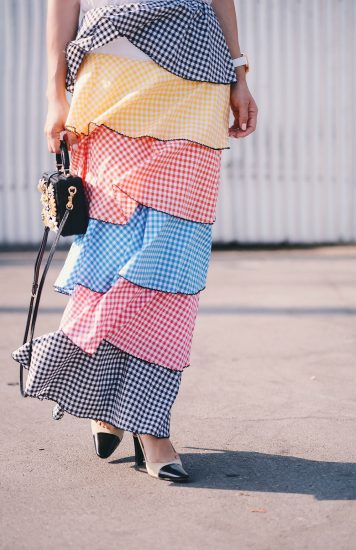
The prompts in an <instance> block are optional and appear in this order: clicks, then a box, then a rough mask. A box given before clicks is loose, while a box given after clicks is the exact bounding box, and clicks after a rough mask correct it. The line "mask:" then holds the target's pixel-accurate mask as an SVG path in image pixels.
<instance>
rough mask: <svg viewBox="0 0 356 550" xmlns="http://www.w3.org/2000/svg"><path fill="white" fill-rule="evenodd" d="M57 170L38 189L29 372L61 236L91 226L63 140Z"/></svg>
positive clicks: (29, 318)
mask: <svg viewBox="0 0 356 550" xmlns="http://www.w3.org/2000/svg"><path fill="white" fill-rule="evenodd" d="M56 167H57V169H56V170H54V171H49V172H44V173H43V174H42V177H41V179H40V181H39V183H38V186H37V189H38V190H39V191H40V193H41V203H42V212H41V217H42V222H43V224H44V226H45V228H44V232H43V237H42V241H41V244H40V248H39V251H38V253H37V257H36V261H35V266H34V277H33V282H32V291H31V300H30V305H29V310H28V315H27V322H26V328H25V334H24V338H23V344H25V343H26V342H27V337H28V333H29V332H30V339H29V344H30V349H29V360H28V368H30V365H31V356H32V340H33V335H34V331H35V326H36V319H37V313H38V307H39V303H40V299H41V293H42V289H43V285H44V282H45V278H46V275H47V272H48V269H49V266H50V264H51V261H52V258H53V255H54V252H55V249H56V246H57V244H58V241H59V238H60V236H61V235H62V236H63V237H68V236H70V235H80V234H83V233H85V232H86V230H87V227H88V222H89V213H88V204H87V200H86V196H85V191H84V185H83V181H82V179H81V178H80V177H79V176H76V175H72V174H71V173H70V161H69V153H68V148H67V144H66V141H65V140H64V139H61V140H60V153H56ZM50 230H52V231H54V232H55V233H56V236H55V238H54V241H53V243H52V246H51V249H50V251H49V254H48V258H47V262H46V264H45V267H44V269H43V272H42V276H41V280H40V282H39V283H38V279H39V271H40V267H41V263H42V259H43V254H44V251H45V248H46V244H47V239H48V233H49V231H50ZM23 369H24V365H22V364H20V392H21V395H22V396H23V397H27V395H26V392H25V391H24V385H23Z"/></svg>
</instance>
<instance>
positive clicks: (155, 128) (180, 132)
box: [65, 52, 230, 149]
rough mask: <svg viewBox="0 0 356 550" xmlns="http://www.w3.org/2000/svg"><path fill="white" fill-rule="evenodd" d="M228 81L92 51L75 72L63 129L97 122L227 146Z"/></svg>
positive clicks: (133, 133) (134, 132)
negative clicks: (184, 75)
mask: <svg viewBox="0 0 356 550" xmlns="http://www.w3.org/2000/svg"><path fill="white" fill-rule="evenodd" d="M229 100H230V85H229V84H214V83H210V82H198V81H191V80H187V79H184V78H182V77H179V76H176V75H174V74H172V73H170V72H169V71H167V70H166V69H164V68H162V67H160V66H159V65H157V63H155V62H154V61H152V60H137V59H128V58H125V57H121V56H117V55H111V54H103V53H101V54H98V53H94V52H90V53H88V54H86V55H85V57H84V59H83V61H82V63H81V65H80V68H79V71H78V76H77V81H76V83H75V88H74V93H73V97H72V101H71V106H70V110H69V113H68V117H67V120H66V123H65V126H66V129H68V130H74V131H75V132H76V133H78V134H89V133H90V132H91V130H92V129H94V128H95V127H96V126H98V125H101V124H104V125H105V126H107V127H108V128H110V129H112V130H115V131H117V132H120V133H121V134H124V135H126V136H129V137H140V136H151V137H154V138H157V139H162V140H172V139H187V140H190V141H194V142H196V143H200V144H202V145H206V146H208V147H211V148H213V149H228V148H229V143H228V123H229Z"/></svg>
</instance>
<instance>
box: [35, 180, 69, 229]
mask: <svg viewBox="0 0 356 550" xmlns="http://www.w3.org/2000/svg"><path fill="white" fill-rule="evenodd" d="M37 189H38V191H39V192H40V193H41V203H42V205H43V207H42V211H41V218H42V222H43V225H45V226H46V227H49V229H51V230H52V231H58V228H59V224H58V222H57V205H56V199H55V195H54V187H53V184H52V183H48V182H47V180H46V179H44V178H41V179H40V180H39V182H38V185H37ZM76 192H77V188H76V187H75V186H74V185H71V186H70V187H69V188H68V193H69V194H68V201H67V204H66V208H67V209H68V210H73V197H74V195H75V194H76Z"/></svg>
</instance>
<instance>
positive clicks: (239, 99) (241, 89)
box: [211, 0, 258, 138]
mask: <svg viewBox="0 0 356 550" xmlns="http://www.w3.org/2000/svg"><path fill="white" fill-rule="evenodd" d="M211 7H212V8H213V10H214V12H215V14H216V17H217V18H218V20H219V24H220V27H221V30H222V31H223V33H224V36H225V40H226V43H227V45H228V48H229V50H230V54H231V57H232V58H235V57H239V56H240V55H241V51H240V46H239V38H238V28H237V16H236V10H235V4H234V0H213V1H212V4H211ZM235 72H236V77H237V82H236V83H233V84H231V91H230V105H231V109H232V112H233V115H234V123H233V125H232V126H231V127H230V128H229V135H230V136H231V137H236V138H239V137H246V136H248V135H249V134H251V133H252V132H254V131H255V129H256V123H257V112H258V109H257V105H256V102H255V100H254V99H253V97H252V95H251V93H250V91H249V89H248V86H247V82H246V73H245V67H244V66H241V67H236V68H235Z"/></svg>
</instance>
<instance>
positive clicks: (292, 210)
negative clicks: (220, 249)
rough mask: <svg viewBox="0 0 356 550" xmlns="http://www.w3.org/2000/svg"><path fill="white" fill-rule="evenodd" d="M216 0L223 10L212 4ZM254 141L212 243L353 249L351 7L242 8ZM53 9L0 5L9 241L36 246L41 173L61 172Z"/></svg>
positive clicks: (229, 171) (238, 167)
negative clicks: (55, 124)
mask: <svg viewBox="0 0 356 550" xmlns="http://www.w3.org/2000/svg"><path fill="white" fill-rule="evenodd" d="M215 1H217V0H215ZM236 7H237V15H238V23H239V34H240V45H241V48H242V50H243V51H245V52H246V53H247V54H248V56H249V59H250V63H251V72H250V73H249V74H248V77H247V78H248V83H249V87H250V89H251V91H252V93H253V95H254V97H255V99H256V101H257V104H258V106H259V117H258V118H259V120H258V129H257V131H256V132H255V133H254V134H252V135H251V136H249V137H248V138H246V139H243V140H234V139H230V145H231V149H229V150H227V151H224V153H223V169H222V176H221V187H220V196H219V202H218V210H217V220H216V222H215V224H214V230H213V237H214V241H215V242H224V243H227V242H239V243H276V244H278V243H283V242H288V243H322V242H350V241H354V240H355V239H356V215H355V209H356V179H355V169H354V166H355V165H354V159H353V156H354V135H355V124H356V120H355V102H354V98H355V95H356V94H355V92H356V89H355V88H356V86H355V65H354V55H355V53H354V52H355V35H354V33H353V32H352V31H353V29H354V28H356V2H354V1H353V0H236ZM45 11H46V1H45V0H26V2H25V1H24V0H0V68H1V75H2V83H1V90H0V100H1V104H0V105H1V107H0V113H1V123H2V124H1V127H2V139H1V140H0V162H1V170H0V213H1V217H0V243H1V244H2V245H14V244H37V243H38V241H39V239H40V236H41V233H42V224H41V221H40V203H39V193H38V191H37V188H36V185H37V180H38V177H39V175H40V173H41V172H42V171H43V170H45V169H47V168H50V167H51V166H53V158H52V155H50V154H49V153H48V151H47V146H46V143H45V138H44V134H43V126H44V121H45V111H46V97H45V87H46V51H45Z"/></svg>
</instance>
